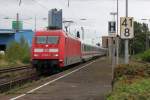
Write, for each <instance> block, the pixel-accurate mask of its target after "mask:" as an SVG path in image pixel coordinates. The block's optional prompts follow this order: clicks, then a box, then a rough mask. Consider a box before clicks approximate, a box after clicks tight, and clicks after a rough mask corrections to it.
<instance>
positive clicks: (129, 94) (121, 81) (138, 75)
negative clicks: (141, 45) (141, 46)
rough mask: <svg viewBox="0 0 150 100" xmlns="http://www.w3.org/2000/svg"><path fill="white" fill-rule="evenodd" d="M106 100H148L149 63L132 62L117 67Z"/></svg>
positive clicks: (149, 99) (149, 86)
mask: <svg viewBox="0 0 150 100" xmlns="http://www.w3.org/2000/svg"><path fill="white" fill-rule="evenodd" d="M140 55H141V54H140ZM107 100H150V63H148V62H141V61H140V62H139V61H132V62H131V63H130V64H128V65H124V64H123V65H119V66H117V67H116V68H115V73H114V84H113V91H112V93H110V94H109V95H108V96H107Z"/></svg>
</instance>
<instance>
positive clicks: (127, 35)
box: [120, 17, 134, 39]
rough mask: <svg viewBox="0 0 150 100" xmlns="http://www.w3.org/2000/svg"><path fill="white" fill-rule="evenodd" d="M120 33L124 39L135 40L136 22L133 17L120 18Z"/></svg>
mask: <svg viewBox="0 0 150 100" xmlns="http://www.w3.org/2000/svg"><path fill="white" fill-rule="evenodd" d="M120 32H121V38H122V39H132V38H134V21H133V17H121V18H120Z"/></svg>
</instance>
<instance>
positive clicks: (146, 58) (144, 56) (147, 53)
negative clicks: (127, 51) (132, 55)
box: [140, 49, 150, 62]
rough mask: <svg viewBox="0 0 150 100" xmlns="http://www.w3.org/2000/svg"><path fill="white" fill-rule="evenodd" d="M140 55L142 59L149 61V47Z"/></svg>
mask: <svg viewBox="0 0 150 100" xmlns="http://www.w3.org/2000/svg"><path fill="white" fill-rule="evenodd" d="M140 57H141V59H142V60H143V61H148V62H150V49H149V50H147V51H145V52H144V53H143V54H142V55H141V56H140Z"/></svg>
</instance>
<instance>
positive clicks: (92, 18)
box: [0, 0, 150, 41]
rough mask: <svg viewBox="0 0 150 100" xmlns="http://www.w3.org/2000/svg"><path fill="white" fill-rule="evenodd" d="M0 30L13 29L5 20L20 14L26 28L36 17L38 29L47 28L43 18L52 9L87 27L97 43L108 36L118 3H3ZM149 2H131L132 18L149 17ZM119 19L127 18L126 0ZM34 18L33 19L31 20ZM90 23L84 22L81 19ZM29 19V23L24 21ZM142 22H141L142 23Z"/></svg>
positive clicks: (88, 36)
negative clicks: (103, 36)
mask: <svg viewBox="0 0 150 100" xmlns="http://www.w3.org/2000/svg"><path fill="white" fill-rule="evenodd" d="M0 1H1V3H0V28H11V21H12V20H13V19H11V20H8V19H7V20H6V19H3V18H4V17H9V18H15V16H16V13H17V12H19V14H20V19H24V28H25V29H34V17H35V16H37V29H43V28H44V27H46V26H47V20H43V19H42V18H44V17H46V18H47V15H48V10H49V9H52V8H59V9H63V18H64V19H67V20H74V21H75V24H74V25H78V26H79V27H80V26H84V28H85V30H86V31H85V34H86V36H85V37H86V40H88V39H89V40H88V41H91V38H95V40H96V41H97V40H98V37H100V36H102V35H107V31H108V25H107V23H108V21H109V20H112V19H113V18H112V16H110V14H109V13H110V12H115V11H116V0H70V7H69V8H68V6H67V0H22V4H21V6H18V5H19V0H0ZM149 10H150V1H149V0H129V16H132V17H134V18H135V20H138V21H140V19H142V18H150V11H149ZM119 16H125V0H119ZM29 18H32V19H29ZM82 18H86V19H87V20H85V21H81V20H80V19H82ZM25 19H26V20H25ZM141 22H142V21H141Z"/></svg>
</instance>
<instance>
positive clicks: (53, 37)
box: [47, 36, 58, 44]
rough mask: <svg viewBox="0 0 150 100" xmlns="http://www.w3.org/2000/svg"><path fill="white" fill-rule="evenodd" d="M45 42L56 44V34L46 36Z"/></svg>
mask: <svg viewBox="0 0 150 100" xmlns="http://www.w3.org/2000/svg"><path fill="white" fill-rule="evenodd" d="M47 43H48V44H57V43H58V36H48V39H47Z"/></svg>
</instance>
